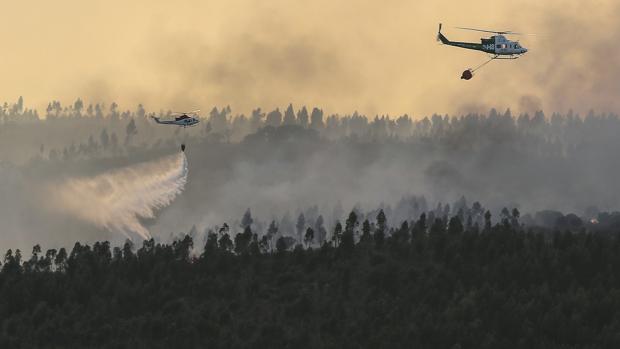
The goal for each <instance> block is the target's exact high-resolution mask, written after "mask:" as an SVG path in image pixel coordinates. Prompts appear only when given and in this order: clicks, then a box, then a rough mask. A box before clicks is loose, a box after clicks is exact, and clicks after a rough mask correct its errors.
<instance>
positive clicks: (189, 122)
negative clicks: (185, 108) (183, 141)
mask: <svg viewBox="0 0 620 349" xmlns="http://www.w3.org/2000/svg"><path fill="white" fill-rule="evenodd" d="M199 111H200V110H194V111H190V112H180V113H172V114H173V115H175V117H174V120H161V119H160V118H158V117H156V116H151V117H152V118H153V119H154V120H155V122H156V123H158V124H163V125H177V126H182V127H183V128H185V127H188V126H189V127H191V126H195V125H197V124H198V123H199V122H200V120H199V119H198V112H199Z"/></svg>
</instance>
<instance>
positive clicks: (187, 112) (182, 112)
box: [172, 109, 200, 115]
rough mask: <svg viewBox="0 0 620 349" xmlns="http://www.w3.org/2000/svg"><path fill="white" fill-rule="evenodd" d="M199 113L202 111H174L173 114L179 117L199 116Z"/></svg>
mask: <svg viewBox="0 0 620 349" xmlns="http://www.w3.org/2000/svg"><path fill="white" fill-rule="evenodd" d="M199 111H200V109H196V110H192V111H173V112H172V114H178V115H183V114H197V113H198V112H199Z"/></svg>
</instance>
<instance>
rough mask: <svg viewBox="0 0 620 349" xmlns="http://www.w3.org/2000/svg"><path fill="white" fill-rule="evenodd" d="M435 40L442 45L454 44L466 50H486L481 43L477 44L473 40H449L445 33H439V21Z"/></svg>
mask: <svg viewBox="0 0 620 349" xmlns="http://www.w3.org/2000/svg"><path fill="white" fill-rule="evenodd" d="M437 40H438V41H441V43H442V44H444V45H450V46H456V47H460V48H465V49H468V50H476V51H482V52H487V51H486V50H485V49H484V46H482V44H478V43H475V42H460V41H450V40H449V39H448V38H446V36H445V35H443V34H442V33H441V23H439V32H437Z"/></svg>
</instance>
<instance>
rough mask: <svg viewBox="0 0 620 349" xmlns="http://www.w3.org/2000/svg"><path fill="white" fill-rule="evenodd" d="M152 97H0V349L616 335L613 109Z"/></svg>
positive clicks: (559, 342) (551, 343) (615, 343)
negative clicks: (102, 197)
mask: <svg viewBox="0 0 620 349" xmlns="http://www.w3.org/2000/svg"><path fill="white" fill-rule="evenodd" d="M153 115H155V116H159V117H164V118H165V117H171V115H172V114H171V112H170V111H159V112H152V111H148V110H147V109H146V108H145V107H144V106H142V105H139V106H138V107H137V108H135V110H133V111H131V110H124V111H123V110H121V109H120V107H119V106H118V105H117V104H116V103H111V104H109V105H104V104H86V103H85V102H83V101H82V100H81V99H78V100H76V101H75V103H73V104H72V105H68V106H63V105H61V103H60V102H58V101H53V102H51V103H50V104H49V106H48V107H47V109H46V110H45V112H44V113H41V114H39V112H38V111H36V110H34V109H29V108H27V107H26V106H25V104H24V101H23V99H22V98H20V99H19V100H18V101H17V102H15V103H5V104H4V105H3V106H2V107H0V135H1V137H0V145H1V147H0V221H1V222H2V226H1V229H2V233H1V234H0V247H1V250H2V251H6V253H5V255H4V259H3V260H2V261H1V265H0V268H1V271H0V296H1V297H0V347H1V348H67V347H78V348H124V347H134V348H169V347H183V348H204V347H209V348H211V347H215V348H219V347H222V348H247V347H260V348H265V347H267V348H279V347H282V348H291V347H304V348H360V347H368V348H399V347H406V348H411V347H415V348H418V347H419V348H505V347H518V348H533V347H534V348H617V347H619V346H620V335H619V333H620V317H619V315H618V314H620V311H619V310H620V304H619V303H620V297H619V295H620V293H619V286H620V285H619V283H620V281H619V278H618V277H617V270H618V267H620V235H618V234H619V232H620V212H618V208H619V207H620V200H619V199H618V196H617V194H616V193H618V192H619V191H620V182H619V181H618V175H620V159H619V158H618V157H617V154H616V153H617V149H620V138H618V137H617V135H618V134H620V119H619V118H618V116H616V115H613V114H601V113H596V112H594V111H592V112H590V113H588V114H587V115H578V114H575V113H572V112H568V113H566V114H559V113H555V114H552V115H550V116H548V115H545V114H544V113H543V112H542V111H539V112H537V113H535V114H534V115H528V114H525V113H524V114H519V115H513V114H512V112H511V111H510V110H506V111H503V112H498V111H497V110H495V109H491V110H490V111H489V112H488V114H467V115H459V116H448V115H432V116H429V117H422V116H416V117H413V116H408V115H400V116H396V117H392V116H388V115H377V116H375V117H367V116H365V115H360V114H358V113H356V112H354V113H352V114H350V115H337V114H328V113H327V112H324V111H323V110H322V109H320V108H319V107H311V108H308V107H305V106H301V107H299V108H295V107H293V106H292V105H289V106H288V107H286V108H284V109H283V110H282V111H280V109H279V108H278V109H275V110H271V111H263V110H262V109H260V108H257V109H255V110H253V111H252V112H251V113H250V114H249V116H245V115H243V114H242V113H239V114H234V113H233V111H232V110H231V108H230V107H223V108H222V107H219V108H213V109H212V110H211V111H210V112H208V113H204V115H202V117H201V123H200V124H198V126H196V127H192V128H187V129H184V128H178V127H173V128H169V127H160V125H156V124H154V123H153V122H152V121H151V120H150V119H149V117H150V116H153ZM180 144H186V146H187V148H186V150H185V153H183V154H181V153H180V150H179V146H180ZM179 154H181V155H182V157H179ZM166 159H173V160H174V161H169V160H166ZM162 161H163V165H161V164H162ZM179 164H180V167H179ZM175 166H176V167H175ZM160 171H161V173H160ZM162 176H163V177H164V180H163V181H160V182H157V183H159V184H158V186H154V185H150V184H149V183H151V182H149V181H151V180H158V178H159V177H162ZM119 180H121V181H120V182H119ZM142 182H146V186H144V187H141V186H137V187H136V184H140V183H142ZM84 183H86V185H85V186H86V187H89V186H90V184H91V183H96V184H97V185H96V186H95V190H94V193H95V196H96V195H97V194H104V193H105V192H106V191H109V190H111V187H113V186H114V185H119V186H120V187H121V188H122V191H121V192H125V193H135V192H140V190H142V191H141V193H144V194H145V195H146V194H149V195H150V194H151V193H150V191H154V190H153V189H154V188H158V189H161V190H163V194H162V195H163V196H164V197H165V199H166V200H163V201H162V199H161V197H160V196H156V197H152V198H151V201H152V202H153V203H152V204H149V205H146V206H144V207H142V206H140V207H135V206H139V205H144V203H143V202H142V201H143V200H141V198H139V200H132V198H127V197H120V198H118V197H117V200H115V201H114V202H107V204H106V202H104V204H105V205H99V206H97V205H96V199H97V198H96V197H92V195H91V196H85V195H83V194H84V191H80V190H77V189H81V188H82V187H80V185H82V186H84ZM162 183H163V184H162ZM151 184H152V183H151ZM162 186H164V188H162ZM166 186H172V187H171V188H168V187H166ZM76 188H77V189H76ZM144 188H146V189H144ZM71 190H77V191H76V193H77V194H75V195H74V196H75V197H76V198H77V203H74V205H75V206H77V207H71V209H72V210H73V211H72V210H69V209H68V208H66V207H63V206H66V204H67V203H66V202H65V201H63V200H58V199H54V197H55V195H54V193H57V192H58V191H71ZM145 190H146V191H145ZM146 196H148V195H146ZM61 198H65V197H64V196H61ZM164 201H165V204H163V203H162V202H164ZM117 202H120V203H119V204H117ZM107 206H113V208H114V209H113V210H105V209H107ZM128 211H131V212H134V213H132V215H134V216H131V217H130V219H129V220H128V218H127V214H126V212H128ZM76 212H77V213H76ZM85 212H86V213H85ZM139 232H141V233H142V234H138V233H139ZM145 236H146V237H148V238H147V239H143V237H145ZM71 246H73V247H71Z"/></svg>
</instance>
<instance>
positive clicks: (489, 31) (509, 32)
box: [455, 27, 513, 34]
mask: <svg viewBox="0 0 620 349" xmlns="http://www.w3.org/2000/svg"><path fill="white" fill-rule="evenodd" d="M455 28H457V29H463V30H472V31H476V32H483V33H494V34H513V32H511V31H510V30H508V31H494V30H484V29H476V28H466V27H455Z"/></svg>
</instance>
